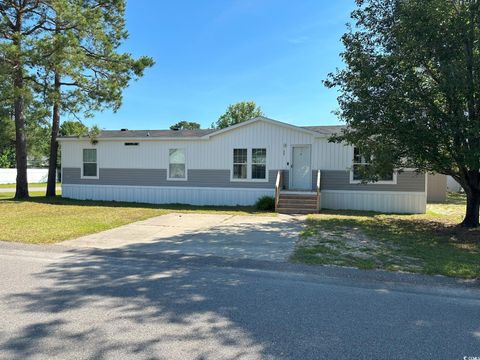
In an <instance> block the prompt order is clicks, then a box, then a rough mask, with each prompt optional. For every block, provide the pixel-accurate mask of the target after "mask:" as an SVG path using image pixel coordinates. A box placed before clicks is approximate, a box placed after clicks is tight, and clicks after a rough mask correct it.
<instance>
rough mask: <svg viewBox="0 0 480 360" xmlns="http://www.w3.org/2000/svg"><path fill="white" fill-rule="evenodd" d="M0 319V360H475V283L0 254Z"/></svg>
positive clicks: (55, 252) (60, 252)
mask: <svg viewBox="0 0 480 360" xmlns="http://www.w3.org/2000/svg"><path fill="white" fill-rule="evenodd" d="M137 255H138V254H137ZM0 314H1V317H0V319H1V320H0V358H1V359H84V358H85V359H87V358H88V359H127V358H135V359H463V357H464V356H480V291H479V290H478V287H477V285H475V284H473V285H472V284H470V285H468V284H467V285H464V284H458V283H456V282H455V281H451V280H448V279H442V278H438V279H437V278H428V277H416V276H412V275H405V276H402V275H400V276H397V275H391V274H388V273H378V274H376V273H375V272H361V271H356V270H342V269H332V268H309V267H303V266H297V265H287V264H279V263H275V264H274V265H270V263H268V262H256V261H246V262H241V261H239V262H235V261H226V260H222V259H220V258H215V257H203V258H196V257H185V256H181V255H178V256H177V255H175V256H162V257H154V256H150V257H148V258H143V257H142V256H136V254H133V253H132V254H125V253H120V252H115V251H112V250H96V251H90V252H85V251H83V252H78V251H75V250H72V249H67V248H52V247H50V248H45V249H44V248H36V247H32V246H19V245H10V244H4V243H0Z"/></svg>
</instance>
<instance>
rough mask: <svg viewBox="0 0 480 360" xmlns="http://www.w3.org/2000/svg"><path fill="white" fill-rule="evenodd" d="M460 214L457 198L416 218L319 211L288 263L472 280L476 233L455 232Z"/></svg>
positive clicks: (477, 256)
mask: <svg viewBox="0 0 480 360" xmlns="http://www.w3.org/2000/svg"><path fill="white" fill-rule="evenodd" d="M464 214H465V198H464V196H463V195H460V194H449V196H448V201H447V203H445V204H429V205H428V206H427V213H426V214H419V215H391V214H379V213H373V212H358V211H357V212H356V211H322V213H321V214H316V215H311V216H309V217H308V219H307V226H306V228H305V230H304V231H303V233H302V234H301V237H300V239H299V241H298V243H297V246H296V250H295V252H294V254H293V256H292V260H293V261H296V262H303V263H308V264H331V265H339V266H353V267H357V268H361V269H386V270H394V271H410V272H418V273H424V274H441V275H446V276H453V277H462V278H478V277H480V230H467V229H463V228H460V227H458V226H457V224H458V223H459V222H461V220H462V219H463V215H464Z"/></svg>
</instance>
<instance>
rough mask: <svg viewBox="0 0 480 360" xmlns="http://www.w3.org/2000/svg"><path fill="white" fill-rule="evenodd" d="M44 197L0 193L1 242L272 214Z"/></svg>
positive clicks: (34, 241)
mask: <svg viewBox="0 0 480 360" xmlns="http://www.w3.org/2000/svg"><path fill="white" fill-rule="evenodd" d="M43 195H44V193H43V192H33V193H31V196H33V197H32V198H31V199H30V200H28V201H15V200H13V199H12V197H13V194H12V193H0V214H1V215H0V229H1V230H0V240H3V241H17V242H25V243H32V244H49V243H55V242H59V241H63V240H67V239H72V238H76V237H78V236H81V235H86V234H92V233H96V232H99V231H103V230H108V229H111V228H115V227H118V226H121V225H125V224H128V223H131V222H134V221H139V220H144V219H148V218H150V217H153V216H158V215H162V214H167V213H171V212H198V213H216V214H218V213H222V214H235V215H247V214H248V215H250V214H260V215H274V214H272V213H262V212H257V211H256V210H255V209H253V208H250V207H198V206H187V205H149V204H133V203H118V202H117V203H116V202H103V201H80V200H69V199H62V198H61V197H56V198H53V199H47V198H45V197H43Z"/></svg>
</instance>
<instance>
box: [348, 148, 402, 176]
mask: <svg viewBox="0 0 480 360" xmlns="http://www.w3.org/2000/svg"><path fill="white" fill-rule="evenodd" d="M369 166H370V164H369V161H368V159H366V158H365V156H364V155H362V154H361V153H360V150H359V149H357V148H354V149H353V169H352V175H351V178H350V179H351V182H358V183H360V182H363V181H365V180H367V179H366V177H365V173H366V172H367V171H368V167H369ZM395 178H396V176H395V174H394V173H393V172H392V173H389V174H386V175H383V176H379V177H378V181H377V182H376V183H382V182H383V183H394V182H395V181H396V179H395Z"/></svg>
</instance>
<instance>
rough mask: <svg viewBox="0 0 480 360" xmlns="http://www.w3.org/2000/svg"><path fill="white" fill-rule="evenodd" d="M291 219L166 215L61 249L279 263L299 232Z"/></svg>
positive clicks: (298, 226)
mask: <svg viewBox="0 0 480 360" xmlns="http://www.w3.org/2000/svg"><path fill="white" fill-rule="evenodd" d="M301 226H302V221H301V219H300V218H295V217H291V216H282V215H279V216H276V217H273V216H238V215H210V214H178V213H172V214H168V215H162V216H158V217H154V218H151V219H148V220H145V221H139V222H136V223H132V224H129V225H125V226H121V227H118V228H116V229H112V230H108V231H104V232H101V233H97V234H93V235H88V236H84V237H81V238H78V239H75V240H70V241H66V242H64V243H63V244H64V245H69V246H75V247H80V248H82V247H86V248H99V249H113V248H115V249H119V248H125V249H126V250H132V251H133V250H134V251H143V252H148V253H157V254H158V253H161V254H188V255H201V256H205V255H210V256H221V257H233V258H236V259H255V260H270V261H285V260H287V258H288V256H289V255H290V254H291V253H292V251H293V246H294V243H295V240H296V239H297V236H298V233H299V231H300V230H301Z"/></svg>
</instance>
